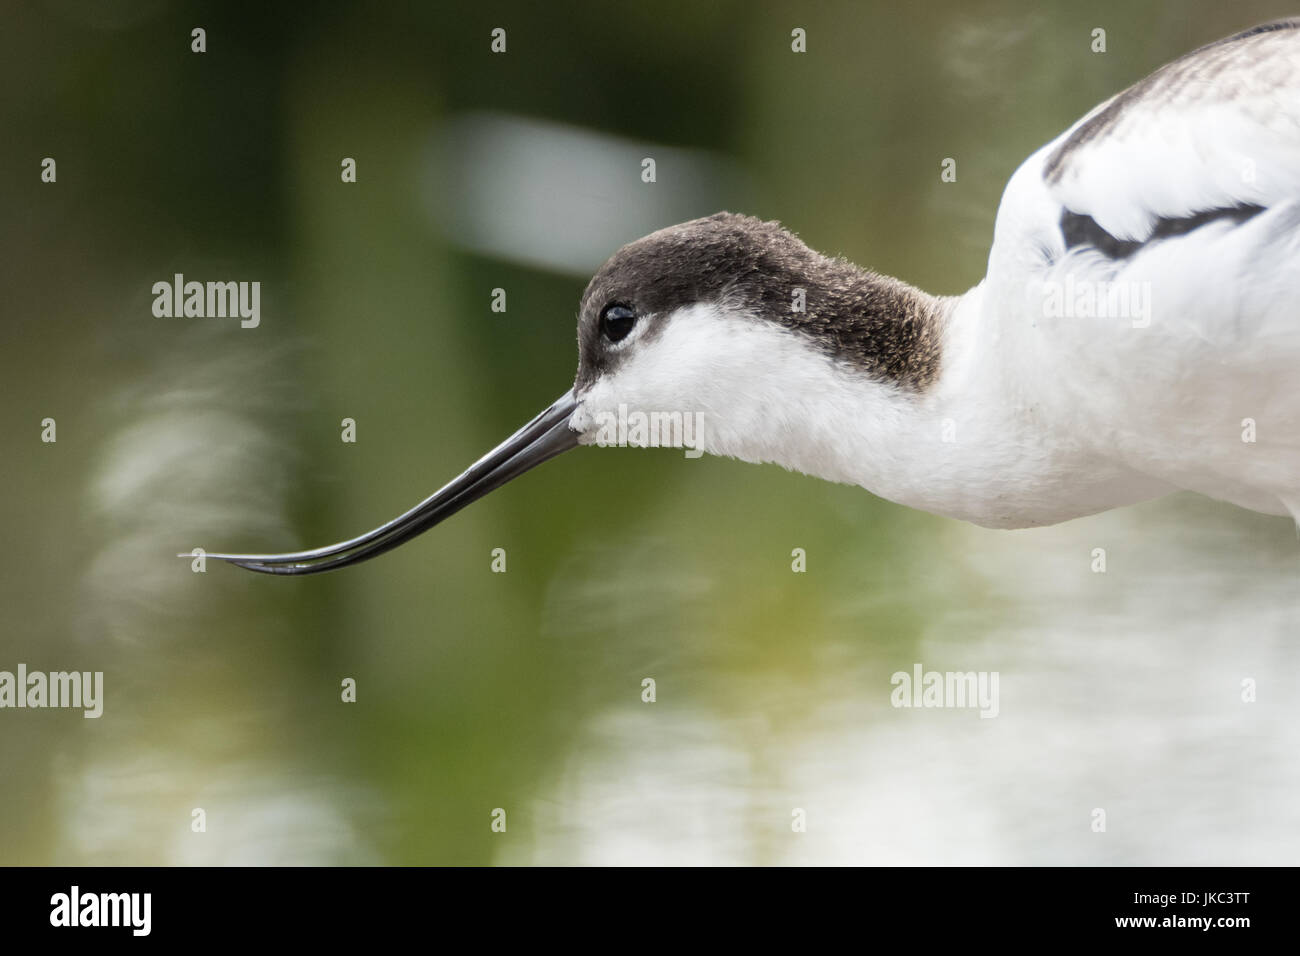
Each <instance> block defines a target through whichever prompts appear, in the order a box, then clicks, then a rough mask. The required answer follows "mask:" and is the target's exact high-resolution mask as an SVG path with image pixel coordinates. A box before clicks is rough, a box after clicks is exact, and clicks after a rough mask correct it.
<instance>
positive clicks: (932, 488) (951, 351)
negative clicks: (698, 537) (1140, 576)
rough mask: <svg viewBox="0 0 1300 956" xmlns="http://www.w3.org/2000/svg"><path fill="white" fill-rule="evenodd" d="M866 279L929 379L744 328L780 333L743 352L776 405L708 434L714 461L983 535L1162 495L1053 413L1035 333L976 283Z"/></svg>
mask: <svg viewBox="0 0 1300 956" xmlns="http://www.w3.org/2000/svg"><path fill="white" fill-rule="evenodd" d="M864 275H865V276H866V277H867V280H868V281H879V282H887V283H888V294H889V296H890V298H891V300H892V301H894V302H895V303H897V305H896V308H897V313H896V315H895V317H894V318H895V321H899V322H906V323H911V325H910V327H907V328H904V329H900V330H895V333H894V334H893V336H892V341H894V342H896V343H903V344H906V343H909V342H910V343H912V344H913V345H915V347H917V348H923V349H925V350H926V351H925V355H924V357H923V358H924V361H923V362H920V363H915V362H914V363H910V364H911V367H914V368H915V367H924V368H926V369H927V370H928V371H927V374H926V375H925V376H924V377H922V378H921V379H919V380H917V379H913V380H910V381H909V380H902V381H900V380H897V379H891V378H890V377H888V376H882V375H881V374H880V373H879V369H865V368H863V367H862V366H861V365H860V364H855V363H853V362H848V361H845V360H843V359H842V358H840V359H834V358H829V357H828V356H827V355H826V353H825V352H824V351H823V350H819V349H818V348H816V347H815V343H813V347H809V343H808V342H807V340H804V341H799V340H800V339H803V338H804V337H802V336H790V335H788V333H786V334H782V333H780V332H779V331H778V332H776V333H771V332H769V331H768V330H767V329H764V328H763V327H761V326H760V327H758V328H757V329H755V328H753V327H752V326H751V328H750V329H749V330H748V332H747V333H746V334H747V335H750V336H759V337H761V336H763V335H764V334H767V335H768V336H769V337H770V336H771V335H773V334H775V336H776V337H775V338H774V339H773V340H772V341H769V342H763V343H760V342H758V341H757V340H756V339H755V341H754V342H753V345H752V347H751V348H749V349H747V350H746V351H748V353H749V355H750V358H749V359H748V360H747V362H746V364H745V369H746V373H747V374H748V376H749V381H750V382H767V383H770V385H771V393H774V394H775V395H776V396H779V398H774V399H767V400H764V401H761V402H758V403H756V404H755V405H754V407H752V408H751V409H750V410H749V413H748V414H744V413H742V414H741V416H740V418H739V419H737V418H735V417H733V416H732V415H728V416H727V417H728V418H731V419H732V421H733V422H734V423H735V424H736V425H737V426H738V427H736V428H731V429H726V430H725V431H724V434H722V435H720V436H717V437H718V441H719V445H720V447H719V448H718V449H716V450H717V451H719V452H720V453H723V454H731V455H733V456H734V457H739V458H744V459H746V460H750V461H772V462H777V463H779V464H782V465H784V466H785V467H787V468H791V469H794V470H797V471H802V472H805V473H808V474H813V475H817V476H819V477H822V478H826V479H829V480H831V481H838V482H845V483H851V484H856V485H861V486H862V487H864V488H866V489H868V490H869V491H872V492H873V493H875V494H877V495H880V496H881V497H884V498H888V499H890V500H892V501H896V502H899V503H901V504H905V505H908V506H911V507H915V508H919V509H922V510H925V511H930V512H933V513H936V514H941V515H946V516H950V517H955V518H960V519H963V520H967V521H972V522H975V523H977V524H981V525H985V526H989V527H1002V528H1008V527H1027V526H1035V525H1041V524H1052V523H1055V522H1058V521H1063V520H1067V519H1069V518H1073V517H1078V516H1080V515H1084V514H1091V513H1094V512H1097V511H1102V510H1105V509H1108V508H1112V507H1116V506H1117V505H1121V504H1128V503H1131V502H1132V501H1137V500H1142V499H1143V498H1147V497H1152V496H1153V495H1154V494H1157V493H1159V490H1158V489H1154V488H1149V487H1147V484H1146V483H1144V482H1143V481H1142V480H1141V479H1139V478H1137V477H1136V476H1135V475H1133V474H1132V473H1131V472H1130V471H1128V470H1127V469H1124V468H1122V467H1119V466H1117V465H1115V464H1114V463H1113V462H1112V461H1110V459H1109V458H1108V457H1107V454H1106V451H1105V449H1098V448H1096V447H1094V446H1093V445H1092V444H1091V441H1090V439H1091V436H1086V435H1079V434H1072V433H1071V429H1070V423H1069V421H1068V420H1062V419H1059V418H1058V417H1057V416H1056V414H1055V409H1057V407H1058V406H1057V403H1056V402H1055V401H1049V400H1047V399H1048V398H1049V397H1050V396H1049V395H1048V394H1047V390H1049V389H1050V388H1051V387H1052V380H1051V376H1050V375H1049V374H1047V372H1046V370H1045V369H1044V368H1043V367H1042V366H1041V365H1040V364H1039V356H1038V354H1037V348H1036V343H1035V342H1034V340H1033V331H1032V329H1031V328H1028V327H1027V324H1026V323H1023V322H1020V321H1018V318H1017V317H1015V316H1008V315H1006V314H1001V313H1000V312H999V309H998V308H997V307H996V305H994V304H992V303H991V302H990V301H989V300H988V298H987V296H988V293H987V290H986V288H985V287H984V286H983V285H981V286H977V287H976V288H974V289H972V290H971V291H970V292H968V293H966V294H965V295H963V296H956V297H950V298H941V297H935V296H931V295H928V294H926V293H924V292H922V291H920V290H917V289H913V288H911V287H910V286H906V285H904V284H903V283H900V282H897V281H896V280H892V279H888V280H886V279H884V277H878V276H871V275H870V274H864ZM899 364H901V365H908V364H909V363H908V362H907V361H906V360H905V359H899ZM1058 384H1059V383H1058ZM739 391H741V393H743V391H744V390H743V389H740V390H739ZM751 391H752V386H751ZM732 394H736V391H733V392H732ZM1049 409H1052V410H1053V412H1052V414H1048V410H1049Z"/></svg>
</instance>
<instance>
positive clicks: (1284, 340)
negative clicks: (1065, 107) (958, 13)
mask: <svg viewBox="0 0 1300 956" xmlns="http://www.w3.org/2000/svg"><path fill="white" fill-rule="evenodd" d="M984 302H985V308H984V309H983V313H984V314H983V316H982V318H981V322H983V323H985V324H986V328H985V329H984V330H983V334H984V335H985V336H986V337H989V338H992V339H996V340H997V341H998V342H999V343H1000V348H1001V361H1003V362H1004V363H1006V368H1007V369H1008V371H1009V370H1010V369H1012V368H1017V369H1032V370H1033V372H1032V373H1031V374H1033V375H1035V376H1037V377H1038V378H1039V379H1040V383H1039V384H1040V385H1041V388H1038V389H1031V391H1032V392H1033V393H1034V394H1035V395H1041V396H1043V403H1044V405H1045V406H1046V407H1039V408H1036V409H1035V410H1034V414H1036V415H1040V416H1044V417H1045V418H1047V419H1049V420H1050V421H1051V422H1052V423H1053V424H1054V425H1055V426H1056V428H1057V429H1058V430H1060V431H1064V432H1065V433H1066V434H1072V435H1074V436H1075V437H1076V439H1077V440H1079V441H1081V442H1093V443H1096V444H1097V445H1098V447H1100V448H1103V449H1105V450H1108V452H1109V453H1112V454H1113V455H1114V456H1115V458H1116V459H1117V460H1119V461H1121V462H1123V463H1124V464H1126V465H1128V466H1131V467H1133V468H1134V469H1135V470H1137V471H1140V472H1142V473H1143V474H1145V475H1149V476H1151V477H1153V478H1156V479H1158V480H1161V481H1166V482H1168V483H1169V484H1170V485H1171V486H1172V487H1176V488H1188V489H1191V490H1195V491H1199V492H1202V493H1204V494H1208V495H1210V496H1212V497H1216V498H1221V499H1224V500H1228V501H1232V502H1234V503H1236V504H1239V505H1242V506H1244V507H1248V508H1252V509H1254V510H1258V511H1263V512H1266V513H1271V514H1287V513H1290V514H1292V515H1295V516H1297V517H1300V385H1298V384H1297V381H1298V379H1300V19H1298V20H1289V21H1281V22H1279V23H1275V24H1268V25H1265V26H1263V27H1259V28H1256V29H1255V30H1252V31H1248V32H1246V33H1243V34H1238V35H1237V36H1235V37H1230V38H1228V39H1226V40H1222V41H1219V42H1217V43H1214V44H1211V45H1209V46H1206V47H1202V48H1201V49H1199V50H1197V51H1194V52H1193V53H1190V54H1188V55H1187V56H1184V57H1182V58H1180V59H1178V60H1176V61H1174V62H1173V63H1171V64H1169V65H1168V66H1166V67H1164V68H1162V69H1160V70H1158V71H1156V72H1155V73H1153V74H1152V75H1151V76H1149V77H1147V78H1146V79H1145V80H1142V81H1141V82H1139V83H1137V84H1136V85H1134V86H1133V87H1131V88H1130V89H1128V90H1126V91H1125V92H1123V93H1121V94H1119V95H1117V96H1115V97H1113V98H1112V99H1110V100H1109V101H1107V102H1106V103H1103V104H1102V105H1101V106H1099V107H1097V109H1095V110H1093V111H1092V112H1091V113H1089V114H1088V115H1087V116H1085V117H1084V118H1083V119H1081V120H1080V121H1079V122H1078V123H1076V124H1075V125H1074V126H1073V127H1072V128H1071V129H1069V130H1067V131H1066V132H1065V133H1064V134H1062V135H1061V136H1060V137H1059V138H1058V139H1057V140H1055V141H1054V142H1052V143H1049V144H1048V145H1047V146H1046V147H1044V148H1043V149H1042V150H1040V151H1039V152H1038V153H1036V154H1035V155H1034V156H1032V157H1031V158H1030V159H1029V160H1028V161H1027V162H1026V163H1025V164H1024V165H1023V166H1022V167H1021V169H1020V170H1018V171H1017V173H1016V175H1015V176H1014V177H1013V178H1012V181H1011V183H1010V184H1009V185H1008V187H1007V191H1006V194H1005V196H1004V197H1003V202H1002V206H1001V208H1000V209H999V214H998V224H997V230H996V235H995V241H994V248H993V252H992V254H991V257H990V264H989V276H988V279H987V281H986V289H985V290H984Z"/></svg>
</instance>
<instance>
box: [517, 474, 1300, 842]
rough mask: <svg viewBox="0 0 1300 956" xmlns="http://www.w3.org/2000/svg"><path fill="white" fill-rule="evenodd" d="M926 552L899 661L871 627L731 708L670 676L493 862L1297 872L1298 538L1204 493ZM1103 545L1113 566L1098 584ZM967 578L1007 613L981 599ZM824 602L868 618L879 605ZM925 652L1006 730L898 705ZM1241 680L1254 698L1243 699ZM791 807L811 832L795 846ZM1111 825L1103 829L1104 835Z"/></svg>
mask: <svg viewBox="0 0 1300 956" xmlns="http://www.w3.org/2000/svg"><path fill="white" fill-rule="evenodd" d="M927 544H928V545H929V546H931V547H933V548H934V555H933V557H932V558H931V560H930V561H929V562H928V563H929V568H930V575H931V577H930V580H929V581H926V582H917V583H918V585H919V587H920V588H922V589H924V591H925V592H926V594H927V596H928V597H927V605H928V608H929V618H930V620H929V623H928V624H927V626H926V628H925V631H924V633H923V635H922V637H921V639H920V641H919V642H918V644H917V646H916V648H915V654H914V655H912V654H907V655H903V656H899V655H898V654H896V653H895V654H886V653H882V650H881V648H879V647H875V646H873V645H872V643H871V641H870V637H869V635H866V634H864V635H862V638H861V640H856V641H845V642H840V643H832V642H821V643H818V642H815V641H814V642H809V643H808V645H807V646H806V648H805V651H806V653H807V654H808V655H809V656H810V657H812V658H814V659H813V661H812V662H811V671H810V673H808V674H806V675H805V677H804V679H803V680H802V681H800V682H798V683H797V684H796V685H794V686H792V685H791V683H790V682H789V681H788V680H787V679H786V678H785V675H782V674H779V673H768V674H761V675H749V676H746V677H744V678H737V677H736V676H735V675H731V676H729V677H726V678H724V680H726V681H727V682H728V683H735V684H739V685H740V686H733V687H731V688H730V690H729V693H728V694H726V695H724V696H725V697H726V699H727V702H723V701H718V700H713V701H707V700H700V699H699V696H698V695H688V696H687V697H686V698H685V699H679V698H678V693H677V691H676V690H675V688H674V686H673V685H672V684H670V683H667V682H665V683H661V684H660V694H661V695H662V698H661V699H660V700H659V701H658V702H656V703H654V704H644V705H641V706H640V707H639V708H637V707H635V706H616V707H610V708H606V709H604V710H603V711H601V712H599V713H597V714H595V715H593V717H592V718H591V719H590V720H589V721H588V722H587V725H586V727H585V728H584V731H583V734H582V736H581V738H580V739H579V741H578V742H577V745H576V746H575V747H574V748H573V749H572V750H571V751H570V753H569V754H568V755H567V757H566V759H565V760H564V761H563V763H562V764H561V766H560V769H559V770H558V772H557V774H556V779H555V781H554V782H553V783H552V784H551V785H550V787H549V788H548V789H547V791H546V792H545V794H544V795H543V796H541V797H539V798H538V803H537V807H536V809H535V810H534V817H535V818H536V820H537V823H538V825H537V827H536V833H535V835H534V837H533V839H532V840H531V842H529V843H528V844H527V845H525V846H521V847H517V848H511V850H510V851H508V852H506V853H504V854H502V856H501V857H500V859H501V860H502V861H504V862H511V863H520V862H544V863H583V864H610V863H615V864H617V863H620V862H627V861H630V860H638V861H652V862H657V863H676V864H716V863H726V864H745V863H794V864H800V863H838V864H895V865H896V864H903V865H908V864H953V863H957V864H990V863H992V864H1007V865H1027V864H1039V865H1042V864H1048V865H1055V864H1065V863H1076V864H1077V863H1084V864H1103V863H1121V864H1131V865H1143V864H1157V863H1158V864H1175V865H1197V864H1211V863H1215V864H1225V863H1227V864H1256V865H1258V864H1269V865H1277V864H1285V863H1288V862H1290V861H1293V860H1294V859H1295V858H1296V854H1297V851H1298V850H1300V806H1297V802H1296V800H1295V798H1294V794H1295V792H1296V788H1297V786H1300V770H1297V767H1296V764H1295V761H1294V760H1293V759H1291V757H1292V755H1293V754H1294V753H1295V750H1296V747H1297V746H1298V745H1300V731H1297V726H1300V724H1298V723H1297V721H1298V720H1300V705H1298V704H1297V690H1300V687H1298V686H1297V683H1298V681H1297V677H1296V674H1297V667H1296V665H1297V659H1296V658H1297V651H1296V647H1295V642H1294V634H1295V633H1296V625H1297V617H1298V614H1297V612H1298V611H1300V603H1297V600H1296V598H1297V585H1298V584H1300V577H1298V576H1297V571H1300V567H1298V561H1300V548H1298V547H1297V542H1296V539H1295V532H1294V530H1293V529H1292V528H1291V527H1290V526H1289V523H1287V522H1284V521H1277V520H1272V519H1262V518H1257V517H1252V516H1246V515H1244V514H1243V513H1240V512H1237V511H1235V510H1233V509H1231V508H1224V507H1219V506H1215V505H1211V504H1208V503H1205V502H1200V501H1198V500H1196V499H1192V498H1191V497H1190V496H1188V497H1186V498H1182V499H1173V500H1166V501H1163V502H1159V503H1153V504H1148V505H1144V506H1141V507H1139V508H1134V509H1129V510H1127V511H1125V512H1121V513H1116V514H1111V515H1105V516H1101V517H1097V518H1092V519H1085V520H1082V521H1077V522H1073V523H1071V524H1069V525H1066V526H1064V527H1060V528H1054V529H1043V530H1035V531H1029V532H1017V533H1011V534H1007V533H996V532H985V531H982V530H980V529H976V528H968V527H961V526H950V527H946V528H945V529H944V533H942V534H937V535H935V536H934V538H933V540H931V541H929V542H927ZM1097 547H1104V548H1105V549H1106V552H1107V558H1108V567H1107V571H1106V572H1105V573H1100V574H1099V573H1095V572H1094V571H1093V570H1091V566H1092V563H1093V558H1092V551H1093V549H1094V548H1097ZM842 560H853V557H851V556H845V558H843V559H842ZM962 578H966V579H973V580H974V582H975V587H976V588H977V589H979V590H981V591H983V592H984V593H985V594H987V595H988V596H989V597H990V598H991V603H990V604H988V605H985V606H983V607H981V606H978V605H977V606H974V607H972V606H971V605H970V604H968V603H967V602H966V601H965V600H964V598H963V595H962V593H961V592H962V588H963V586H962V584H960V583H959V581H960V579H962ZM621 584H622V585H623V586H624V587H627V588H628V589H633V588H636V587H637V585H638V582H636V581H634V580H630V579H626V578H625V579H623V580H622V581H621ZM967 586H968V585H967ZM684 596H685V595H684ZM821 597H822V598H823V599H825V600H827V601H830V602H832V604H834V605H839V610H842V611H843V612H844V613H845V614H846V615H848V616H850V617H859V618H863V617H865V618H867V619H869V617H870V604H871V597H870V596H865V597H866V600H865V601H858V600H854V599H853V598H849V597H844V596H839V595H834V594H830V593H824V594H822V595H821ZM864 612H865V613H864ZM795 639H796V640H797V639H798V638H797V637H796V638H795ZM913 656H914V657H915V660H916V661H920V662H923V663H924V664H925V666H926V668H927V669H937V670H958V671H967V670H977V671H978V670H990V671H998V672H999V673H1000V674H1001V678H1002V680H1001V712H1000V714H999V715H998V716H997V717H996V718H994V719H988V720H984V719H980V718H979V716H978V714H977V712H975V711H971V710H966V711H953V710H915V709H894V708H892V707H891V706H890V703H889V699H890V691H891V689H892V688H891V686H890V683H889V675H890V674H891V673H892V672H894V671H895V670H904V671H910V670H911V666H912V663H913V660H912V657H913ZM663 666H664V665H663V664H662V662H660V663H657V664H656V666H655V667H651V668H649V670H652V671H657V670H660V669H661V668H663ZM1245 679H1252V680H1254V681H1256V682H1257V684H1258V700H1257V702H1254V703H1246V702H1243V697H1242V681H1243V680H1245ZM809 699H811V700H813V701H815V702H816V703H815V705H814V706H813V707H812V708H809V706H808V701H809ZM795 808H802V809H804V810H805V811H806V813H807V819H808V826H807V832H806V833H796V832H792V830H791V814H792V811H793V810H794V809H795ZM1094 808H1102V809H1104V810H1105V811H1106V815H1107V826H1106V831H1105V832H1104V833H1097V832H1093V831H1092V829H1091V823H1092V811H1093V810H1094Z"/></svg>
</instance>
